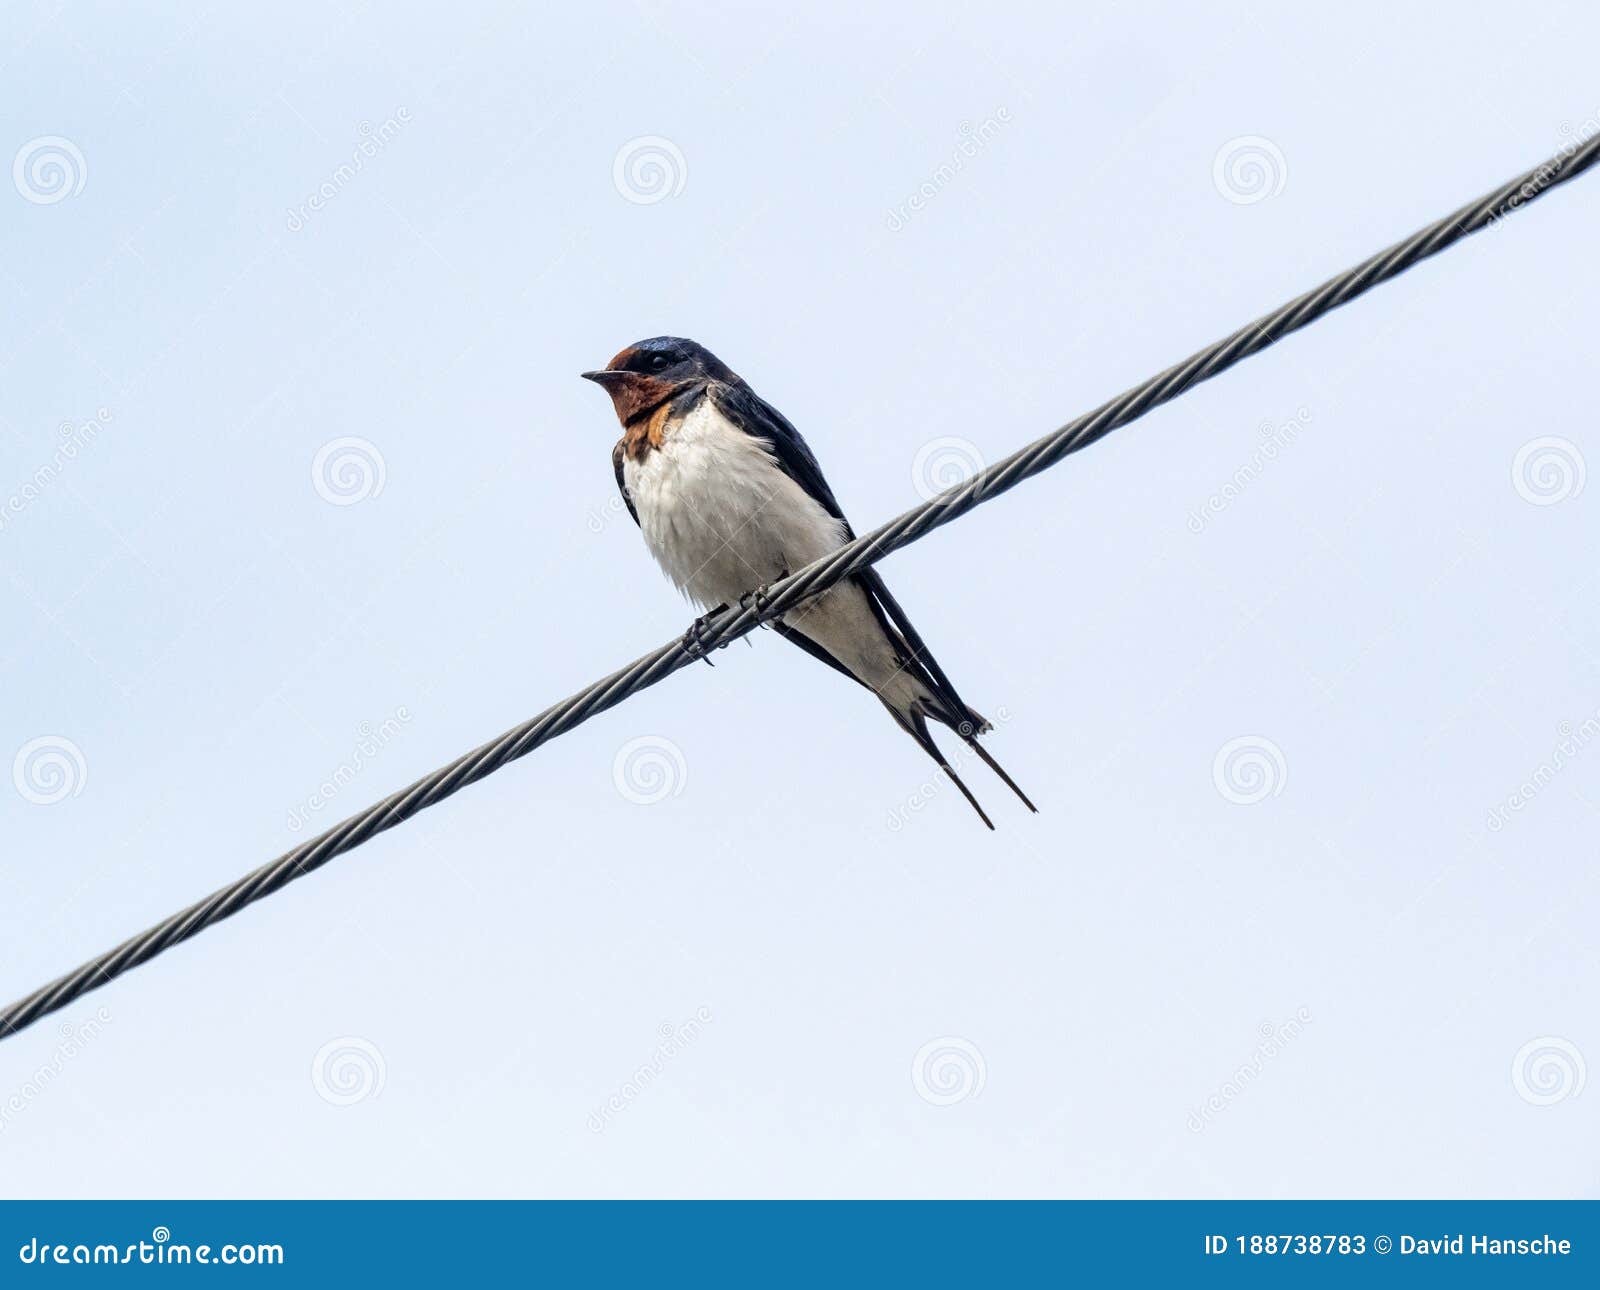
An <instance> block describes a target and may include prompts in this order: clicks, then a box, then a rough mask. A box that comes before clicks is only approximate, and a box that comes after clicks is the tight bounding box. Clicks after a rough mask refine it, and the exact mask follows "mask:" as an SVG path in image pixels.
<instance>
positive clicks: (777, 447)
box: [707, 381, 855, 538]
mask: <svg viewBox="0 0 1600 1290" xmlns="http://www.w3.org/2000/svg"><path fill="white" fill-rule="evenodd" d="M707 393H708V394H710V396H711V401H712V403H713V404H715V405H716V409H717V411H718V412H720V413H722V415H723V416H725V417H726V418H727V419H728V420H729V421H731V422H732V423H733V424H734V425H736V426H738V427H739V429H741V430H743V431H744V432H745V433H746V434H747V435H751V436H753V437H754V438H757V439H765V440H767V441H768V442H769V443H771V444H772V451H773V453H774V454H776V456H777V458H778V464H779V465H780V466H782V467H783V473H784V474H786V475H788V476H789V478H790V479H792V480H794V482H795V483H797V484H799V485H800V487H801V488H803V489H804V490H805V491H806V493H807V495H808V496H810V497H812V498H814V499H815V500H816V502H817V504H818V505H819V506H821V507H822V509H823V510H825V511H827V512H828V514H829V515H831V516H833V517H834V518H835V519H839V520H844V524H845V529H846V531H847V532H848V533H849V535H850V536H851V537H852V538H853V537H855V531H854V530H853V529H851V528H850V521H849V520H845V518H844V511H843V510H841V509H840V507H839V500H838V498H836V497H835V496H834V495H833V489H831V488H829V487H828V481H827V480H826V479H825V478H823V475H822V467H821V466H819V465H818V464H817V459H816V457H815V456H814V455H813V454H812V452H811V448H810V445H808V444H807V443H806V441H805V439H804V437H803V436H802V435H801V434H800V432H799V431H798V430H796V429H795V428H794V427H793V426H792V425H790V424H789V419H788V418H787V417H786V416H784V415H783V413H781V412H779V411H778V409H777V408H775V407H773V406H772V404H770V403H768V402H767V401H766V400H765V399H763V398H762V397H761V396H760V395H759V394H757V393H756V392H755V391H754V390H752V389H751V388H750V387H749V386H748V385H746V384H745V383H744V382H743V381H740V382H738V383H737V384H730V383H728V382H724V381H714V382H712V384H711V385H710V386H709V387H708V389H707Z"/></svg>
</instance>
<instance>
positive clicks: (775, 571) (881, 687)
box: [582, 336, 1038, 830]
mask: <svg viewBox="0 0 1600 1290" xmlns="http://www.w3.org/2000/svg"><path fill="white" fill-rule="evenodd" d="M582 376H583V377H584V379H586V380H589V381H593V382H595V384H597V385H599V386H600V387H601V388H603V389H604V390H605V391H606V393H607V394H609V395H610V396H611V402H612V406H613V409H614V410H615V412H616V415H617V420H618V421H619V422H620V423H621V425H622V438H620V439H619V440H617V443H616V446H615V447H614V448H613V449H612V450H611V465H612V469H613V472H614V473H615V475H616V482H617V488H618V490H619V491H620V492H621V494H622V501H623V503H624V505H626V506H627V508H628V514H629V515H631V516H632V517H633V520H634V522H635V523H636V524H637V525H638V526H639V530H640V532H641V533H642V534H643V536H644V541H645V545H646V547H648V548H649V551H650V554H651V555H652V556H654V557H655V560H656V563H657V564H659V565H660V566H661V569H662V571H663V572H664V573H665V574H666V575H667V577H668V578H669V579H671V580H672V582H673V583H674V584H675V585H676V586H677V587H678V589H679V590H680V591H682V592H683V593H684V594H685V595H686V596H687V597H688V598H689V599H690V600H692V601H693V602H695V603H696V604H697V605H699V606H700V608H701V609H703V610H705V611H706V612H705V613H704V614H703V615H702V616H701V617H700V618H699V619H697V620H696V621H695V623H694V625H693V626H691V627H690V629H689V631H688V632H686V633H685V637H684V643H685V645H686V646H689V647H690V648H691V650H693V649H694V647H695V644H696V640H697V637H698V634H699V632H700V631H701V630H702V629H703V627H704V624H705V623H706V622H707V621H708V620H709V619H710V618H711V617H712V616H713V615H715V614H717V613H719V612H721V611H722V610H724V609H726V608H727V607H728V606H729V604H731V603H739V604H748V603H749V599H750V597H751V596H761V595H763V594H764V593H765V591H766V588H767V586H768V585H769V584H770V583H772V582H775V581H777V580H778V579H779V578H782V577H786V576H787V575H788V574H789V573H790V572H791V571H793V570H796V569H799V568H802V567H803V566H805V565H807V564H810V563H811V562H812V561H813V560H817V559H820V558H821V557H822V556H825V555H827V554H829V553H830V552H832V551H836V550H838V549H839V548H840V547H841V546H843V545H844V544H845V543H847V542H849V541H851V540H852V539H853V538H854V537H855V532H854V530H853V529H852V528H851V527H850V522H849V520H848V519H846V518H845V514H844V511H843V510H842V509H841V508H840V506H839V502H838V499H837V498H836V497H835V496H834V493H833V489H832V488H830V487H829V486H828V481H827V480H826V479H825V478H824V477H823V474H822V468H821V466H819V465H818V464H817V459H816V456H815V455H814V454H813V453H812V451H811V448H810V446H809V445H808V444H807V443H806V441H805V439H804V438H803V437H802V436H801V434H800V432H799V431H798V430H796V429H795V428H794V426H793V425H791V424H790V423H789V421H788V420H787V419H786V418H785V417H784V415H783V414H782V413H781V412H779V411H778V410H777V409H776V408H775V407H773V406H772V405H771V404H770V403H768V402H767V401H766V400H765V399H763V398H762V397H761V396H760V395H759V394H757V393H756V392H755V390H753V389H752V388H751V387H750V385H749V384H748V383H747V382H746V381H745V380H744V379H743V378H742V377H740V376H738V375H737V374H736V373H735V372H734V371H733V370H732V369H731V368H730V367H728V366H727V364H725V363H723V362H722V360H721V359H719V358H718V357H717V356H716V355H715V354H713V353H712V352H711V351H710V350H709V349H707V348H706V347H705V346H703V345H701V344H699V343H697V342H695V341H692V340H686V339H684V338H682V337H679V336H654V337H651V338H650V339H648V340H641V341H637V342H635V343H634V344H632V345H629V346H628V347H627V348H626V349H624V350H622V351H621V352H620V353H619V354H617V355H616V356H615V357H614V358H612V360H611V361H610V362H609V363H608V364H606V366H605V367H604V368H601V369H599V370H596V371H592V372H584V373H582ZM768 625H769V626H770V627H772V628H773V630H775V631H777V632H778V633H779V635H781V636H783V637H784V638H785V639H786V640H789V641H791V642H793V643H794V644H795V645H797V646H799V647H800V648H801V649H802V650H804V651H805V652H806V653H807V654H810V655H811V656H812V657H813V658H815V659H817V660H819V661H820V662H823V663H826V664H827V665H828V666H829V667H831V668H833V669H835V670H836V671H839V672H842V673H843V674H844V675H845V676H847V677H849V678H850V679H851V680H853V681H856V682H859V683H860V684H861V685H863V686H865V687H866V688H867V689H868V690H871V691H872V693H873V694H875V695H876V696H877V697H878V699H879V700H880V701H881V702H882V704H883V706H884V707H885V708H887V709H888V710H889V713H890V715H891V716H893V717H894V719H895V722H896V723H897V724H898V725H899V727H900V729H902V730H903V731H905V732H906V734H908V735H910V736H911V738H912V739H913V740H915V741H916V743H917V745H918V746H919V747H920V748H921V749H922V750H923V751H924V752H925V753H927V754H928V756H929V757H931V758H932V759H933V760H934V762H936V763H937V764H938V766H939V768H940V769H941V770H942V771H943V772H944V773H945V774H946V775H948V776H949V777H950V779H951V781H952V782H953V783H954V784H955V786H956V787H957V788H958V789H960V791H961V794H962V796H964V797H965V798H966V799H967V801H968V802H969V803H970V804H971V806H972V809H973V810H974V811H976V812H977V813H978V818H979V819H981V820H982V821H983V823H984V824H985V825H987V826H988V827H989V828H990V829H991V830H992V829H993V828H994V822H993V821H992V820H990V818H989V816H988V814H987V813H986V812H985V811H984V809H983V807H982V806H980V805H979V804H978V799H977V798H976V797H974V796H973V794H972V791H971V790H970V789H969V788H968V787H967V786H966V784H965V783H963V782H962V780H961V777H960V776H959V775H957V774H956V772H955V770H954V769H952V768H951V766H950V764H949V762H948V761H947V760H946V759H945V757H944V754H943V753H942V752H940V750H939V746H938V745H937V744H936V743H935V742H934V740H933V736H932V735H931V734H930V733H929V729H928V722H929V721H930V720H932V721H934V722H937V723H939V724H941V725H944V726H947V727H948V728H949V729H951V730H953V731H955V733H956V735H957V736H958V737H959V738H960V739H961V740H962V741H963V742H964V743H965V744H966V745H967V746H968V747H970V748H971V749H972V750H973V752H974V753H976V754H977V755H978V757H980V758H981V759H982V760H983V761H984V763H985V764H986V765H988V766H989V768H990V769H991V770H993V771H994V772H995V774H997V775H998V776H999V777H1000V778H1001V779H1002V780H1003V781H1004V782H1005V784H1006V786H1007V787H1009V788H1010V789H1011V791H1012V792H1013V793H1015V794H1016V795H1017V797H1019V798H1020V799H1021V800H1022V803H1023V805H1025V806H1026V807H1027V808H1028V809H1029V810H1030V811H1037V810H1038V808H1037V807H1036V806H1034V804H1033V803H1032V802H1031V801H1029V800H1028V796H1027V794H1026V793H1024V792H1023V791H1022V789H1020V788H1018V787H1017V784H1016V781H1015V780H1013V779H1012V778H1011V776H1010V775H1008V774H1007V773H1006V772H1005V770H1004V769H1003V768H1002V767H1001V766H1000V764H999V763H998V762H997V761H995V759H994V758H993V757H992V756H990V754H989V752H988V750H987V749H986V748H984V747H983V746H982V745H981V744H980V743H979V742H978V737H979V736H980V735H982V734H985V733H987V732H988V731H990V730H992V729H993V726H992V724H991V723H990V722H989V721H988V720H987V719H985V718H984V717H983V716H982V715H981V714H979V713H978V712H977V711H976V710H975V709H973V708H970V707H968V706H967V704H966V703H965V702H963V701H962V699H961V696H960V695H959V694H958V693H957V692H956V689H955V687H954V686H953V685H952V684H951V683H950V680H949V678H948V677H947V676H946V675H945V673H944V670H943V669H942V668H941V667H940V666H939V664H938V663H937V662H936V661H935V660H934V657H933V655H932V654H931V653H929V651H928V648H927V646H926V644H924V642H923V640H922V637H921V636H920V635H919V634H918V633H917V631H916V629H915V628H914V627H913V626H912V625H911V622H910V620H909V619H908V618H907V617H906V614H905V611H904V610H903V609H901V607H900V605H899V603H898V602H897V601H896V600H895V598H894V597H893V596H892V595H891V594H890V592H889V588H888V587H887V586H886V585H885V583H884V581H883V578H882V576H881V575H880V574H879V573H878V571H877V570H876V569H875V568H872V567H870V566H869V567H867V568H865V569H862V570H860V571H859V572H857V573H855V574H852V575H851V576H850V577H848V578H846V579H844V580H843V581H841V582H839V583H836V584H835V585H834V586H832V587H830V588H829V589H828V590H827V591H824V592H822V593H821V594H819V595H817V596H814V597H812V598H810V599H808V600H806V601H803V602H801V603H800V604H799V605H796V606H795V607H794V608H793V609H791V610H788V611H786V612H785V613H783V614H782V615H779V616H777V617H775V618H773V619H771V620H770V621H769V623H768ZM706 661H707V662H710V660H709V658H708V659H707V660H706Z"/></svg>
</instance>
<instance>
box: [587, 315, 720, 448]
mask: <svg viewBox="0 0 1600 1290" xmlns="http://www.w3.org/2000/svg"><path fill="white" fill-rule="evenodd" d="M583 377H584V379H585V380H587V381H593V382H594V383H595V384H596V385H599V386H600V387H602V388H603V389H604V390H605V392H606V393H607V394H609V395H610V396H611V402H612V404H613V406H615V408H616V410H617V420H619V421H620V422H622V424H623V425H624V426H626V425H627V424H628V423H629V422H631V421H635V420H637V419H638V418H639V417H642V416H644V415H645V414H646V413H648V412H652V411H654V410H655V409H656V408H658V407H660V406H661V405H662V404H663V403H665V402H666V401H667V400H668V399H670V398H674V397H676V396H677V395H679V394H681V393H682V392H683V391H685V390H687V389H689V388H690V387H691V386H693V385H696V384H700V383H703V382H706V381H737V380H738V379H739V378H738V377H737V376H735V375H734V374H733V372H731V371H730V370H729V369H728V367H727V366H726V365H725V364H724V363H723V362H722V360H721V359H719V358H718V357H717V356H716V355H715V354H713V353H712V352H711V351H710V350H709V349H707V348H706V347H705V346H704V345H698V344H696V343H695V342H694V341H692V340H684V339H683V338H682V337H679V336H652V337H651V338H650V339H649V340H641V341H638V342H636V343H635V344H632V345H629V346H628V348H627V349H625V350H623V351H622V352H621V353H620V354H618V355H617V356H616V357H615V358H613V359H612V360H611V361H610V362H609V363H607V364H606V365H605V367H603V368H601V369H600V370H599V371H597V372H585V373H583Z"/></svg>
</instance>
